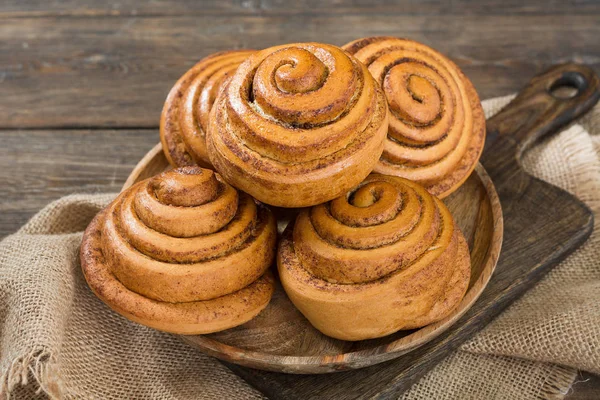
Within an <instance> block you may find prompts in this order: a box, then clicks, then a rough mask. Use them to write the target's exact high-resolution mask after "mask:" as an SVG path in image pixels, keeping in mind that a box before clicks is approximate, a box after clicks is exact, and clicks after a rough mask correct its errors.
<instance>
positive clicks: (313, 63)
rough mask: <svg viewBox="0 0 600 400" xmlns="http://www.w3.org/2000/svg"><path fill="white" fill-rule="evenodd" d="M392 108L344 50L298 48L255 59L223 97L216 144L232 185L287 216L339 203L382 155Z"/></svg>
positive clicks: (213, 126) (212, 141) (214, 157)
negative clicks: (288, 209)
mask: <svg viewBox="0 0 600 400" xmlns="http://www.w3.org/2000/svg"><path fill="white" fill-rule="evenodd" d="M386 131H387V106H386V104H385V97H384V95H383V92H382V91H381V89H380V88H379V86H378V85H377V84H376V83H375V81H374V79H373V78H372V77H371V75H370V74H369V71H368V70H367V68H366V67H365V66H364V65H363V64H362V63H360V62H358V61H357V60H356V59H355V58H353V57H351V56H349V55H348V54H347V53H346V52H344V51H343V50H341V49H340V48H338V47H336V46H331V45H327V44H320V43H296V44H288V45H283V46H276V47H271V48H268V49H266V50H262V51H258V52H255V53H254V54H252V55H251V56H250V57H249V58H248V59H246V61H244V62H243V63H242V64H241V65H240V67H239V68H238V69H237V70H236V72H235V74H234V75H233V77H232V78H231V81H230V83H229V84H228V86H227V87H226V88H225V89H224V90H223V91H222V92H221V93H220V94H219V96H218V98H217V100H216V102H215V107H213V115H212V116H211V118H210V125H209V129H208V135H207V146H208V153H209V157H210V160H211V162H212V164H213V165H214V167H215V168H216V170H217V171H219V173H220V174H221V175H222V176H223V178H224V179H226V180H227V182H229V183H231V184H232V185H233V186H235V187H237V188H239V189H241V190H243V191H245V192H247V193H249V194H251V195H252V196H254V197H255V198H256V199H258V200H260V201H262V202H264V203H267V204H271V205H275V206H281V207H304V206H310V205H314V204H319V203H322V202H324V201H327V200H331V199H333V198H336V197H337V196H339V195H341V194H342V193H344V192H346V191H347V190H349V189H350V188H352V187H353V186H355V185H357V184H358V183H360V182H361V181H362V180H363V179H364V178H365V177H366V176H367V175H368V174H369V173H370V172H371V170H372V169H373V166H374V165H375V163H376V162H377V160H378V159H379V156H380V155H381V152H382V151H383V141H384V139H385V136H386Z"/></svg>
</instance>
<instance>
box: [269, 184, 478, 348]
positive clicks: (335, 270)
mask: <svg viewBox="0 0 600 400" xmlns="http://www.w3.org/2000/svg"><path fill="white" fill-rule="evenodd" d="M277 265H278V269H279V276H280V278H281V283H282V285H283V287H284V289H285V291H286V293H287V295H288V296H289V298H290V299H291V301H292V302H293V303H294V305H295V306H296V307H297V308H298V309H299V310H300V311H301V312H302V314H304V316H305V317H306V318H307V319H308V320H309V321H310V323H311V324H312V325H314V326H315V327H316V328H317V329H318V330H320V331H321V332H323V333H324V334H325V335H328V336H331V337H334V338H337V339H343V340H362V339H371V338H377V337H381V336H385V335H388V334H391V333H393V332H396V331H398V330H401V329H414V328H419V327H422V326H425V325H428V324H430V323H432V322H435V321H438V320H440V319H443V318H444V317H446V316H447V315H449V314H450V313H451V312H452V310H454V309H455V308H456V306H458V304H459V303H460V301H461V299H462V298H463V297H464V295H465V293H466V290H467V286H468V284H469V278H470V273H471V269H470V266H471V264H470V256H469V249H468V246H467V243H466V241H465V238H464V237H463V235H462V233H461V232H460V230H459V228H458V226H457V225H456V224H455V222H454V220H453V218H452V215H451V214H450V212H449V211H448V209H447V208H446V206H445V205H444V203H442V202H441V201H440V200H439V199H437V198H436V197H434V196H432V195H431V194H429V193H428V191H427V190H426V189H425V188H424V187H422V186H421V185H419V184H417V183H415V182H412V181H409V180H407V179H404V178H400V177H394V176H385V175H379V174H372V175H370V176H369V177H368V178H367V179H366V180H365V181H364V182H362V183H361V184H360V185H358V186H357V187H356V188H354V189H353V190H351V191H349V192H348V193H346V194H344V195H343V196H341V197H338V198H336V199H335V200H332V201H330V202H328V203H325V204H321V205H318V206H315V207H312V208H310V209H307V210H304V211H302V212H301V213H300V214H299V215H298V217H297V218H296V221H295V223H294V224H293V226H288V228H287V229H286V231H285V232H284V234H283V238H282V239H281V241H280V244H279V250H278V257H277Z"/></svg>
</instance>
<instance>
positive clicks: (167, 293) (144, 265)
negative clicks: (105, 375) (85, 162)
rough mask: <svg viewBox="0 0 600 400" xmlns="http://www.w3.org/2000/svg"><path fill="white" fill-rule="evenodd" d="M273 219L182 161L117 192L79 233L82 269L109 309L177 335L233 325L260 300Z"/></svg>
mask: <svg viewBox="0 0 600 400" xmlns="http://www.w3.org/2000/svg"><path fill="white" fill-rule="evenodd" d="M275 241H276V228H275V219H274V217H273V215H272V214H271V212H270V211H269V210H267V209H266V208H265V207H263V206H261V205H258V204H257V203H256V202H255V201H254V200H253V199H252V198H251V197H250V196H248V195H247V194H245V193H240V192H238V191H236V190H235V189H234V188H232V187H231V186H230V185H228V184H227V183H225V182H224V181H222V179H221V178H220V177H219V176H218V175H217V174H215V173H214V172H213V171H210V170H206V169H202V168H200V167H183V168H180V169H176V170H172V171H168V172H164V173H162V174H160V175H157V176H155V177H154V178H150V179H147V180H145V181H142V182H140V183H138V184H136V185H134V186H133V187H131V188H130V189H128V190H126V191H125V192H123V193H122V194H121V195H119V197H118V198H117V199H116V200H115V201H114V202H113V203H111V204H110V205H109V206H108V207H107V208H106V209H105V210H103V211H102V212H101V213H100V214H98V216H97V217H96V218H95V219H94V221H93V222H92V223H91V224H90V226H89V227H88V229H87V230H86V232H85V235H84V240H83V244H82V248H81V262H82V269H83V272H84V275H85V278H86V280H87V281H88V284H89V286H90V288H91V289H92V290H93V291H94V293H96V295H97V296H98V297H99V298H100V299H102V300H103V301H104V302H105V303H107V304H108V305H109V306H110V307H111V308H113V309H114V310H115V311H117V312H119V313H120V314H122V315H124V316H125V317H127V318H129V319H131V320H133V321H136V322H139V323H141V324H144V325H147V326H150V327H153V328H156V329H160V330H164V331H167V332H173V333H180V334H200V333H210V332H215V331H219V330H223V329H227V328H230V327H233V326H237V325H240V324H242V323H244V322H246V321H248V320H250V319H251V318H253V317H254V316H255V315H257V314H258V313H259V312H260V311H261V310H262V309H263V308H264V307H266V305H267V304H268V302H269V300H270V298H271V295H272V293H273V290H274V286H273V285H274V281H273V278H272V276H271V274H270V272H269V271H268V268H269V266H270V264H271V262H272V260H273V258H274V255H275V254H274V253H275Z"/></svg>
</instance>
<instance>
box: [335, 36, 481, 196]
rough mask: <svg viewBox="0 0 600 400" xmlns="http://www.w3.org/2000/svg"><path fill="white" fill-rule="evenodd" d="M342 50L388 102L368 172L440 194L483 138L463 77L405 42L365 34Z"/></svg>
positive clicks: (454, 182)
mask: <svg viewBox="0 0 600 400" xmlns="http://www.w3.org/2000/svg"><path fill="white" fill-rule="evenodd" d="M343 48H344V49H345V50H346V51H348V52H349V53H350V54H353V55H354V56H355V57H356V58H358V59H359V60H360V61H362V62H364V63H365V64H366V65H367V66H368V68H369V71H370V72H371V74H372V75H373V77H374V78H375V80H376V81H377V82H379V84H380V85H381V86H382V87H383V90H384V92H385V94H386V98H387V101H388V105H389V109H390V122H389V131H388V138H387V140H386V143H385V149H384V151H383V155H382V157H381V160H380V162H379V163H378V164H377V166H376V167H375V169H374V170H375V171H376V172H379V173H382V174H386V175H395V176H400V177H404V178H407V179H410V180H413V181H416V182H419V183H421V184H422V185H424V186H425V187H427V189H428V190H429V192H430V193H432V194H434V195H436V196H438V197H440V198H443V197H446V196H447V195H449V194H450V193H452V192H453V191H455V190H456V189H457V188H458V187H460V185H462V183H463V182H464V181H465V180H466V179H467V178H468V176H469V175H470V174H471V172H472V171H473V169H474V168H475V165H476V164H477V161H478V160H479V157H480V156H481V152H482V151H483V145H484V141H485V119H484V115H483V109H482V107H481V103H480V102H479V97H478V96H477V92H476V91H475V88H474V87H473V85H472V84H471V82H470V81H469V79H468V78H467V77H466V76H465V75H464V74H463V73H462V72H461V70H460V69H459V68H458V67H457V66H456V65H455V64H454V63H453V62H452V61H450V60H449V59H448V58H446V57H444V56H443V55H442V54H440V53H438V52H436V51H435V50H433V49H431V48H430V47H427V46H425V45H423V44H421V43H417V42H414V41H411V40H406V39H398V38H393V37H370V38H364V39H358V40H355V41H353V42H350V43H348V44H346V45H345V46H344V47H343Z"/></svg>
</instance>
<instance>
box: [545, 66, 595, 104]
mask: <svg viewBox="0 0 600 400" xmlns="http://www.w3.org/2000/svg"><path fill="white" fill-rule="evenodd" d="M586 87H587V81H586V79H585V77H584V76H583V75H581V74H580V73H579V72H573V71H568V72H565V73H563V75H562V76H561V77H560V78H558V79H557V80H556V81H554V82H553V83H552V85H550V88H549V89H548V92H550V94H551V95H552V97H554V98H556V99H559V100H567V99H572V98H574V97H576V96H577V95H579V94H580V93H581V92H583V91H584V90H585V88H586Z"/></svg>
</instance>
